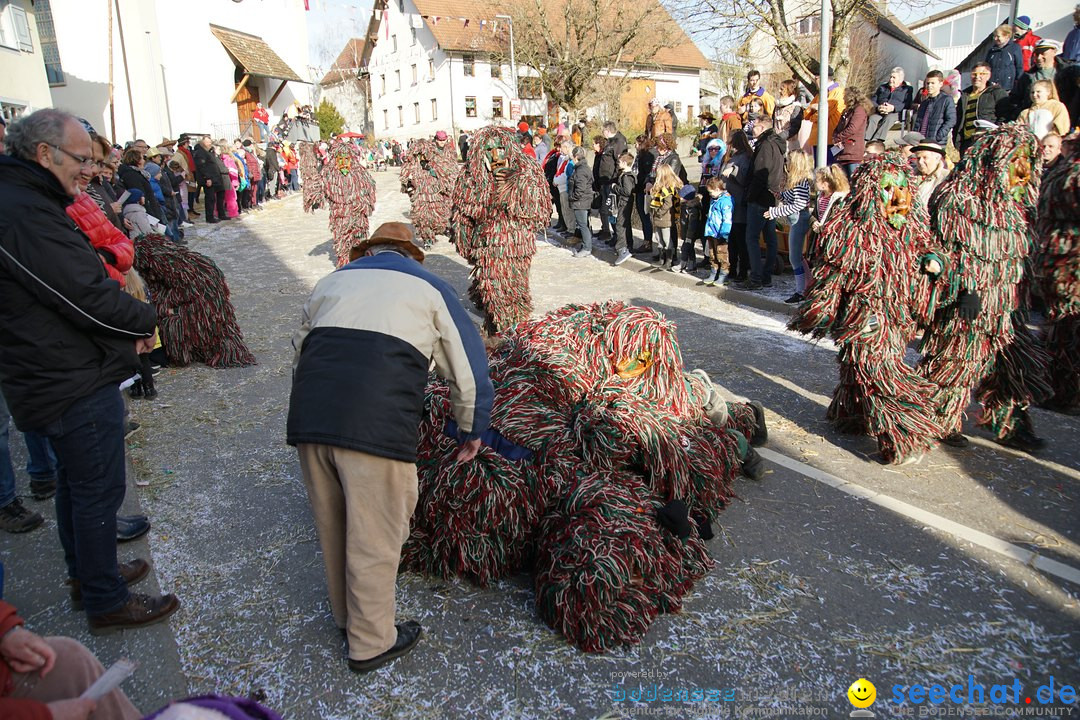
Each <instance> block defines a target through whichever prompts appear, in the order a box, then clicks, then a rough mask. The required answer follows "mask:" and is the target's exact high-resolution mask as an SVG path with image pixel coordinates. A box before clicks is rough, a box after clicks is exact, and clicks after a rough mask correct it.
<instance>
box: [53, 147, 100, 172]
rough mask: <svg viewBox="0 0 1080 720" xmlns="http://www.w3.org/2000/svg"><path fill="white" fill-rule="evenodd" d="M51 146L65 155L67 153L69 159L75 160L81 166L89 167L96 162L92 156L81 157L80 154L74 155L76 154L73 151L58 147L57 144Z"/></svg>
mask: <svg viewBox="0 0 1080 720" xmlns="http://www.w3.org/2000/svg"><path fill="white" fill-rule="evenodd" d="M52 147H53V148H55V149H57V150H59V151H60V152H62V153H64V154H65V155H67V156H68V157H69V158H71V159H72V160H74V161H75V162H77V163H79V164H80V165H82V166H83V167H91V166H93V165H96V164H97V160H95V159H94V158H92V157H83V156H82V155H76V154H75V153H73V152H68V151H67V150H65V149H64V148H62V147H60V146H59V145H53V146H52Z"/></svg>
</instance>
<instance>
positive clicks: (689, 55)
mask: <svg viewBox="0 0 1080 720" xmlns="http://www.w3.org/2000/svg"><path fill="white" fill-rule="evenodd" d="M521 1H522V0H504V1H503V2H493V1H492V0H414V4H415V5H416V8H417V10H418V11H419V12H420V14H421V15H422V16H424V23H425V24H426V25H427V27H428V29H429V30H431V32H432V34H434V35H435V40H436V41H437V42H438V43H439V46H440V47H441V48H442V49H443V50H451V51H459V52H469V51H470V50H471V51H475V52H499V51H502V52H506V51H507V50H508V46H509V41H508V39H507V36H506V35H505V34H504V33H502V32H500V33H498V34H497V35H496V33H495V32H493V23H496V22H498V23H499V24H500V25H502V23H504V22H506V20H505V18H504V19H498V18H496V17H495V16H496V15H500V14H501V15H506V14H513V4H514V3H515V2H521ZM646 1H647V2H654V0H646ZM559 4H560V3H559V0H551V2H548V3H547V4H546V7H547V9H548V11H549V12H550V13H552V16H553V17H557V16H558V15H559V13H560V10H559V8H558V7H556V6H557V5H559ZM654 5H655V8H656V16H657V17H656V21H657V23H658V24H664V25H667V26H668V28H669V29H670V30H671V31H672V32H673V33H674V37H675V38H676V41H675V45H674V47H669V48H663V49H661V50H660V51H659V52H657V53H656V55H655V57H653V58H651V59H645V58H634V57H633V53H631V52H627V53H626V54H624V55H623V61H624V62H631V61H636V62H638V63H643V62H647V63H648V64H654V65H659V66H661V67H679V68H691V69H708V68H709V67H710V66H709V61H708V60H706V59H705V56H704V55H703V54H702V53H701V50H699V49H698V47H697V45H695V44H694V42H693V40H691V39H690V38H689V37H687V35H686V33H685V32H683V31H682V28H680V27H679V26H678V24H677V23H676V22H675V20H674V19H673V18H672V17H671V15H670V14H668V12H667V10H665V9H664V8H663V6H662V5H660V4H659V3H658V2H654ZM436 16H438V18H439V21H438V22H436V21H435V17H436ZM461 18H468V19H469V24H468V26H466V25H465V23H464V22H463V21H462V20H461ZM482 20H486V21H487V25H486V26H481V24H480V23H481V21H482Z"/></svg>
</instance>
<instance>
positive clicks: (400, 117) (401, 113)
mask: <svg viewBox="0 0 1080 720" xmlns="http://www.w3.org/2000/svg"><path fill="white" fill-rule="evenodd" d="M397 126H398V127H405V109H404V108H402V106H401V105H398V106H397Z"/></svg>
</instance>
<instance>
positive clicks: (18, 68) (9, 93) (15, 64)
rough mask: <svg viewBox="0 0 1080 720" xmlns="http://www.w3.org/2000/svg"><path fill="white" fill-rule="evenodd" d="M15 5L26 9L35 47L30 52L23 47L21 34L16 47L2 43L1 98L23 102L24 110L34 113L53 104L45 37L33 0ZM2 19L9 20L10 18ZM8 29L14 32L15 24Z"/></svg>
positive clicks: (15, 43) (0, 54)
mask: <svg viewBox="0 0 1080 720" xmlns="http://www.w3.org/2000/svg"><path fill="white" fill-rule="evenodd" d="M12 5H14V6H16V7H19V8H22V9H23V10H24V11H25V12H26V21H27V24H28V25H29V26H30V36H31V39H32V42H33V46H34V49H33V50H32V51H30V52H27V51H25V50H21V49H19V42H18V38H17V37H13V38H12V41H13V44H14V45H16V47H15V48H9V47H5V46H2V45H0V101H3V102H4V103H5V104H11V105H21V106H23V107H24V108H25V109H24V110H23V112H33V111H34V110H40V109H41V108H44V107H49V106H50V105H52V96H51V95H50V94H49V81H48V79H47V78H46V77H45V61H44V60H43V59H42V56H41V40H40V39H39V38H38V34H37V23H36V21H35V20H34V9H33V7H32V6H31V5H30V0H12ZM0 19H2V20H3V21H4V22H8V21H9V18H6V17H5V18H0ZM7 31H10V32H11V33H12V34H13V35H14V27H13V26H11V25H9V26H8V28H7V29H6V32H7Z"/></svg>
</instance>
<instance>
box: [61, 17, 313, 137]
mask: <svg viewBox="0 0 1080 720" xmlns="http://www.w3.org/2000/svg"><path fill="white" fill-rule="evenodd" d="M52 11H53V20H54V22H55V25H56V35H57V42H58V44H59V48H60V59H61V63H62V64H63V67H64V73H65V75H66V76H67V83H66V85H65V86H64V87H58V88H53V92H52V98H53V103H54V104H55V105H56V106H57V107H62V108H64V109H67V110H70V111H71V112H74V113H76V114H78V115H80V116H82V117H85V118H86V119H88V120H89V121H90V122H91V124H93V125H94V127H95V128H97V129H98V130H99V131H101V132H103V133H105V134H108V135H113V134H114V131H113V129H112V128H111V123H110V121H109V107H108V105H109V103H108V88H109V85H108V81H109V62H108V61H109V57H108V17H107V8H106V6H105V5H104V4H102V3H92V4H91V3H88V2H86V0H52ZM120 18H121V20H122V22H123V27H124V39H125V43H126V50H127V70H128V75H129V77H130V83H131V96H132V97H133V98H134V103H133V105H134V127H133V122H132V112H131V110H130V106H129V102H128V97H129V96H128V91H127V82H126V80H127V78H126V77H125V70H124V60H123V54H122V49H121V44H120V33H119V23H118V22H117V19H116V17H115V13H114V19H113V73H114V76H113V96H114V106H115V118H116V128H115V135H116V137H115V138H114V140H116V141H118V142H123V141H125V140H130V139H133V138H134V136H135V135H136V134H137V135H138V136H139V137H141V138H143V139H145V140H146V141H147V142H149V143H151V144H153V143H156V142H158V141H160V140H161V139H162V138H163V137H165V136H168V137H170V138H173V139H175V138H176V136H177V135H179V134H180V133H182V132H212V133H214V134H216V135H231V134H232V133H235V131H236V129H237V127H238V120H237V115H236V105H235V104H234V103H231V102H230V98H231V97H232V94H233V90H234V88H235V83H234V77H233V74H234V67H235V66H234V65H233V62H232V60H230V59H229V56H228V55H227V54H226V52H225V50H224V48H223V47H222V45H221V42H220V41H219V40H218V39H217V38H216V37H214V35H213V34H212V33H211V32H210V27H209V26H210V24H211V23H213V24H215V25H221V26H223V27H227V28H230V29H233V30H238V31H241V32H246V33H250V34H252V35H257V36H259V37H262V38H263V40H265V41H266V42H267V43H268V44H269V45H270V46H271V47H272V48H273V49H274V51H275V52H276V53H277V54H278V55H279V56H280V57H281V58H282V60H284V61H285V63H286V64H287V65H289V67H290V68H292V69H293V71H295V72H296V73H297V74H299V75H300V76H301V77H304V76H305V75H306V70H307V62H308V48H307V18H306V15H305V11H304V6H303V4H302V3H298V2H294V1H293V0H261V2H260V3H259V5H258V8H257V12H253V9H252V6H251V5H250V4H249V3H232V2H221V1H220V0H187V1H186V2H185V3H184V4H183V7H182V8H181V7H180V6H178V5H177V4H176V3H172V2H165V0H120ZM251 83H253V84H254V85H255V86H256V87H258V88H259V91H260V97H261V98H262V100H263V102H264V103H265V102H266V101H268V100H269V99H270V95H271V94H273V92H274V91H275V90H276V89H277V87H278V84H280V80H264V79H258V78H252V80H251V81H249V84H251ZM309 98H310V86H308V85H303V84H298V83H290V84H289V85H288V86H286V89H285V90H283V91H282V93H281V95H280V96H279V97H278V100H277V101H276V102H275V103H274V107H273V108H271V110H272V111H273V112H274V114H275V116H276V115H279V114H280V113H281V111H283V110H284V109H285V108H286V107H288V106H289V105H290V104H291V103H292V101H293V100H294V99H299V100H300V102H301V104H304V103H307V102H309ZM230 130H231V132H230Z"/></svg>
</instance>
